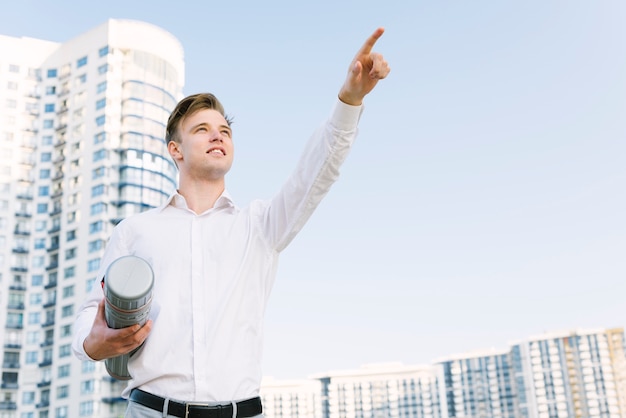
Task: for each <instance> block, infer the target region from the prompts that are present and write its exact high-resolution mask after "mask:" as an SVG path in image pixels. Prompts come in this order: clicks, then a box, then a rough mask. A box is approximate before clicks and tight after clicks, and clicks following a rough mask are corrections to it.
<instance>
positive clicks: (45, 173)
mask: <svg viewBox="0 0 626 418" xmlns="http://www.w3.org/2000/svg"><path fill="white" fill-rule="evenodd" d="M39 178H40V179H49V178H50V169H49V168H44V169H41V170H39Z"/></svg>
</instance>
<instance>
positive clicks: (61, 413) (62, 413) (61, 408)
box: [40, 395, 67, 418]
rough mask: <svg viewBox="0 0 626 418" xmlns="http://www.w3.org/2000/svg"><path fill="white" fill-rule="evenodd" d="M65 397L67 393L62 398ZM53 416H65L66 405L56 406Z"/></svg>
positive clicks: (59, 417) (64, 417)
mask: <svg viewBox="0 0 626 418" xmlns="http://www.w3.org/2000/svg"><path fill="white" fill-rule="evenodd" d="M59 397H60V396H59ZM66 397H67V395H66V396H64V398H66ZM40 418H41V416H40ZM54 418H67V406H59V407H58V408H56V409H55V415H54Z"/></svg>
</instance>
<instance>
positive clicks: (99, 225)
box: [89, 221, 104, 234]
mask: <svg viewBox="0 0 626 418" xmlns="http://www.w3.org/2000/svg"><path fill="white" fill-rule="evenodd" d="M103 229H104V222H102V221H96V222H92V223H90V224H89V233H90V234H93V233H94V232H100V231H102V230H103Z"/></svg>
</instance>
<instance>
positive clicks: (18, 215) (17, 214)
mask: <svg viewBox="0 0 626 418" xmlns="http://www.w3.org/2000/svg"><path fill="white" fill-rule="evenodd" d="M15 217H16V218H27V219H28V218H32V217H33V215H31V214H30V213H28V212H22V211H20V212H15Z"/></svg>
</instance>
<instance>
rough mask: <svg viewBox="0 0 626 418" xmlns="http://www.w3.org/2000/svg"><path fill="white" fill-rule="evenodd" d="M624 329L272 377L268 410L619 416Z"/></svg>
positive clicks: (327, 416) (265, 390) (313, 416)
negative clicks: (421, 360) (413, 362)
mask: <svg viewBox="0 0 626 418" xmlns="http://www.w3.org/2000/svg"><path fill="white" fill-rule="evenodd" d="M625 350H626V343H625V340H624V330H623V329H621V328H620V329H599V330H577V331H568V332H561V333H549V334H544V335H542V336H537V337H530V338H528V339H526V340H523V341H520V342H515V343H513V344H511V345H510V346H509V348H508V349H505V350H495V349H491V350H485V351H476V352H472V353H466V354H461V355H455V356H450V357H447V358H444V359H441V360H438V361H435V362H434V364H433V365H428V366H405V365H401V364H396V365H394V364H391V365H377V366H368V367H363V368H361V369H359V370H346V371H338V372H332V373H326V374H320V375H318V376H313V377H311V378H310V379H308V380H299V381H286V382H281V381H276V380H267V381H264V384H263V386H262V388H261V396H262V397H263V401H264V405H267V407H266V409H265V416H266V418H286V417H291V418H303V417H306V418H317V417H320V418H378V417H385V418H392V417H403V418H404V417H406V418H560V417H568V418H618V417H625V416H626V409H624V400H625V399H626V353H625Z"/></svg>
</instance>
